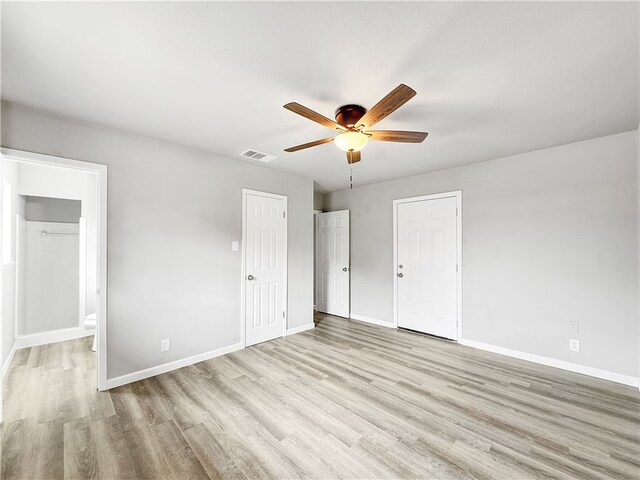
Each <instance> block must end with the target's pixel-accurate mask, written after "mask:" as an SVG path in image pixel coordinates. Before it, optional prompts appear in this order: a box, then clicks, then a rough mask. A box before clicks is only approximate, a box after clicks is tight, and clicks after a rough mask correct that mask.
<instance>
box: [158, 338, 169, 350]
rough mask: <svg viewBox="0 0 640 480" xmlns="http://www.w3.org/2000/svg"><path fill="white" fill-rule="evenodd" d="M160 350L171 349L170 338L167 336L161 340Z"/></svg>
mask: <svg viewBox="0 0 640 480" xmlns="http://www.w3.org/2000/svg"><path fill="white" fill-rule="evenodd" d="M160 351H161V352H167V351H169V339H168V338H165V339H164V340H160Z"/></svg>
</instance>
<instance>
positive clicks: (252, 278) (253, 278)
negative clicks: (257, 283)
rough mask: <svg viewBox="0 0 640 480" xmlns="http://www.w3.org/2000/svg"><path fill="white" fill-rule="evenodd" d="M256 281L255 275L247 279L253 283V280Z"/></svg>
mask: <svg viewBox="0 0 640 480" xmlns="http://www.w3.org/2000/svg"><path fill="white" fill-rule="evenodd" d="M255 279H256V277H254V276H253V275H249V276H248V277H247V280H249V281H251V280H255Z"/></svg>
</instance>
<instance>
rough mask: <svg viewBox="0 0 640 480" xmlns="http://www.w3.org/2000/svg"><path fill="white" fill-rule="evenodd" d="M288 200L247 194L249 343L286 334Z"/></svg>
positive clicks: (246, 315)
mask: <svg viewBox="0 0 640 480" xmlns="http://www.w3.org/2000/svg"><path fill="white" fill-rule="evenodd" d="M285 207H286V200H285V198H284V197H275V196H263V195H260V194H253V193H247V194H246V197H245V208H246V211H245V222H246V223H245V227H244V228H245V244H244V248H243V255H245V272H246V275H245V278H244V288H245V334H246V337H245V340H246V345H247V346H249V345H254V344H256V343H260V342H264V341H267V340H272V339H274V338H278V337H281V336H283V334H284V326H285V321H286V319H285V299H286V288H287V287H286V283H285V271H286V255H287V250H286V233H287V229H286V218H285V215H286V210H285Z"/></svg>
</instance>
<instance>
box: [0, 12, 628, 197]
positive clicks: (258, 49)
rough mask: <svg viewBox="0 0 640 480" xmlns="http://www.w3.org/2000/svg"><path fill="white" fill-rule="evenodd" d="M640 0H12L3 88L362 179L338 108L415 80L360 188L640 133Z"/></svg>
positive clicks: (192, 143) (327, 176)
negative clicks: (329, 139)
mask: <svg viewBox="0 0 640 480" xmlns="http://www.w3.org/2000/svg"><path fill="white" fill-rule="evenodd" d="M638 7H639V4H638V2H626V3H612V2H602V3H596V2H567V3H564V2H563V3H560V2H540V3H521V2H513V3H508V2H504V3H503V2H500V3H498V2H486V3H485V2H469V3H467V2H464V3H462V2H441V3H436V2H433V3H404V2H388V3H383V2H375V3H344V2H337V3H315V2H314V3H310V2H305V3H282V2H274V3H271V2H269V3H267V2H264V3H260V2H259V3H244V2H243V3H217V2H216V3H204V2H202V3H186V2H185V3H183V2H176V3H137V2H121V3H118V2H116V3H108V2H105V3H93V2H92V3H81V2H70V3H7V2H3V5H2V98H3V99H4V100H8V101H11V102H15V103H19V104H22V105H26V106H30V107H34V108H38V109H42V110H45V111H50V112H53V113H56V114H60V115H67V116H70V117H74V118H77V119H81V120H84V121H89V122H94V123H98V124H102V125H105V126H109V127H114V128H118V129H122V130H126V131H130V132H134V133H137V134H141V135H146V136H149V137H153V138H157V139H161V140H165V141H169V142H173V143H177V144H181V145H186V146H189V147H193V148H196V149H199V150H203V151H206V152H211V153H214V154H217V155H221V156H224V157H228V158H233V159H237V160H238V161H245V160H242V159H240V158H239V157H238V154H239V153H240V152H241V151H243V150H245V149H247V148H252V149H258V150H261V151H263V152H267V153H271V154H275V155H278V156H279V157H280V158H278V159H277V160H275V161H274V162H272V163H271V164H270V165H269V168H275V169H280V170H285V171H289V172H294V173H298V174H301V175H305V176H307V177H310V178H313V179H314V180H316V181H317V182H318V184H319V186H320V188H321V189H323V190H325V191H332V190H338V189H343V188H346V187H347V185H348V172H349V166H348V165H347V162H346V159H345V155H344V153H343V152H341V151H339V150H338V149H337V148H336V147H335V146H334V145H332V144H326V145H323V146H319V147H316V148H313V149H309V150H306V151H302V152H297V153H285V152H283V149H284V148H286V147H289V146H293V145H296V144H299V143H304V142H308V141H311V140H316V139H320V138H323V137H326V136H330V135H331V131H330V130H328V129H325V128H324V127H321V126H319V125H317V124H314V123H312V122H311V121H309V120H306V119H304V118H302V117H300V116H297V115H295V114H293V113H291V112H288V111H286V110H284V109H283V108H282V105H284V104H285V103H287V102H290V101H297V102H299V103H302V104H303V105H306V106H308V107H309V108H312V109H314V110H316V111H318V112H320V113H322V114H324V115H325V116H328V117H330V118H333V112H334V110H335V108H336V107H337V106H339V105H341V104H344V103H360V104H362V105H364V106H366V107H371V106H372V105H373V104H374V103H375V102H376V101H378V100H379V99H380V98H381V97H382V96H384V95H385V94H386V93H387V92H388V91H390V90H391V89H392V88H394V87H395V86H397V85H398V84H399V83H406V84H407V85H409V86H411V87H413V88H414V89H415V90H416V91H417V92H418V95H417V96H416V97H415V98H414V99H412V100H411V101H410V102H409V103H407V104H406V105H405V106H404V107H402V108H401V109H400V110H398V111H396V112H395V113H393V114H392V115H391V116H390V117H388V118H387V119H385V120H383V121H382V122H380V123H379V124H378V125H377V126H376V128H380V129H406V130H424V131H428V132H429V137H428V138H427V140H426V141H425V142H424V143H423V144H418V145H411V144H398V143H382V142H371V143H370V144H369V145H368V146H367V147H366V148H365V149H364V150H363V161H362V162H361V163H359V164H357V165H354V167H353V170H354V172H353V173H354V181H355V184H356V185H363V184H368V183H375V182H379V181H382V180H386V179H390V178H398V177H403V176H408V175H413V174H416V173H421V172H425V171H430V170H437V169H442V168H447V167H452V166H457V165H464V164H469V163H473V162H478V161H482V160H487V159H491V158H498V157H503V156H507V155H511V154H516V153H521V152H527V151H531V150H536V149H540V148H545V147H550V146H553V145H559V144H564V143H569V142H574V141H578V140H583V139H588V138H593V137H597V136H601V135H607V134H611V133H617V132H622V131H628V130H633V129H636V128H638V123H639V113H638V110H639V107H638V104H639V101H640V100H639V94H638V90H639V60H638V59H639V48H638V43H639V41H638V38H639V14H638V11H639V8H638Z"/></svg>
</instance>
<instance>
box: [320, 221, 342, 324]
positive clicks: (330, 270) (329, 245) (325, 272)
mask: <svg viewBox="0 0 640 480" xmlns="http://www.w3.org/2000/svg"><path fill="white" fill-rule="evenodd" d="M316 255H317V257H318V259H317V272H318V273H317V275H318V276H317V279H316V288H317V289H318V296H317V308H318V310H319V311H320V312H324V313H329V314H331V315H337V316H339V317H346V318H349V311H350V309H349V210H341V211H339V212H328V213H319V214H318V230H317V237H316Z"/></svg>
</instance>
